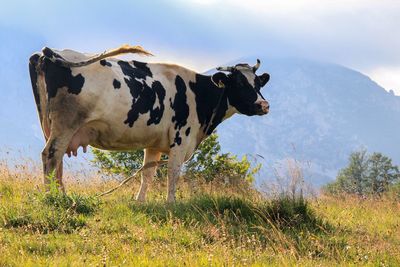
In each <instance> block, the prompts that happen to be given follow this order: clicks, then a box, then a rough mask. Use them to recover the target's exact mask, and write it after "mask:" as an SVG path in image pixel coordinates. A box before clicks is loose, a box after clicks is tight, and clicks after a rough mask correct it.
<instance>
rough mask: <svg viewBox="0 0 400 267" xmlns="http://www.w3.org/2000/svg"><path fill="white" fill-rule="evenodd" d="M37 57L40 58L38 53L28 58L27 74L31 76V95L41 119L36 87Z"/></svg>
mask: <svg viewBox="0 0 400 267" xmlns="http://www.w3.org/2000/svg"><path fill="white" fill-rule="evenodd" d="M39 58H40V56H39V54H34V55H32V56H31V57H30V58H29V75H30V77H31V84H32V90H33V96H34V97H35V103H36V108H37V110H38V113H39V117H40V120H42V115H41V112H42V111H41V109H40V96H39V88H38V87H37V80H38V74H37V72H36V66H37V64H38V62H39Z"/></svg>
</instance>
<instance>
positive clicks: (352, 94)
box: [219, 58, 400, 186]
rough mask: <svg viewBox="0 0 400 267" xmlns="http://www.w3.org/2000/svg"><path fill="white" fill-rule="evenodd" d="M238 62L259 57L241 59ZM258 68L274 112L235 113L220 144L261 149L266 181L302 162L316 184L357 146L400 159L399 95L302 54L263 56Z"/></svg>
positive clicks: (228, 148) (243, 149) (333, 172)
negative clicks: (267, 77)
mask: <svg viewBox="0 0 400 267" xmlns="http://www.w3.org/2000/svg"><path fill="white" fill-rule="evenodd" d="M238 62H255V60H254V59H241V60H239V61H238ZM261 62H262V64H261V68H260V70H259V73H262V72H263V71H267V72H268V73H270V74H271V81H270V83H268V84H267V86H266V87H265V88H264V89H263V91H262V92H263V95H264V96H265V97H266V99H268V101H269V102H270V106H271V108H270V114H268V115H267V116H264V117H252V118H247V117H245V116H238V115H236V116H234V117H233V118H231V119H230V120H228V121H227V122H225V123H224V124H223V125H222V126H221V127H220V128H219V133H220V137H221V144H222V147H223V148H224V149H225V150H226V151H227V152H228V151H230V152H234V153H236V154H246V153H247V154H253V155H256V154H259V155H261V156H262V157H263V158H264V160H263V159H260V158H258V160H260V161H261V162H262V163H263V164H264V169H263V171H264V173H263V175H262V177H261V180H263V179H265V178H269V179H272V178H274V177H273V176H274V174H273V173H274V169H280V168H281V166H282V164H285V161H286V160H287V159H295V160H297V161H298V162H300V164H301V165H302V166H303V169H304V173H305V176H306V180H308V181H309V182H311V183H312V184H313V185H315V186H318V185H321V184H323V183H325V182H326V181H327V180H330V179H332V178H333V177H335V175H336V172H337V170H338V169H340V168H342V167H343V166H345V164H346V162H347V158H348V156H349V154H350V152H352V151H353V150H355V149H360V148H366V149H368V150H369V151H371V152H372V151H379V152H382V153H384V154H386V155H388V156H389V157H391V158H393V160H394V162H395V163H397V164H399V163H400V97H399V96H395V95H393V94H391V93H388V92H387V91H385V90H384V89H383V88H382V87H380V86H379V85H378V84H376V83H375V82H374V81H372V80H371V79H370V78H368V77H367V76H365V75H363V74H362V73H359V72H356V71H354V70H351V69H348V68H345V67H343V66H339V65H334V64H330V63H320V62H313V61H308V60H304V59H268V58H265V59H262V58H261Z"/></svg>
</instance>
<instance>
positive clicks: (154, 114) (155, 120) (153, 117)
mask: <svg viewBox="0 0 400 267" xmlns="http://www.w3.org/2000/svg"><path fill="white" fill-rule="evenodd" d="M151 88H152V89H153V91H154V92H155V93H156V95H157V97H158V102H159V104H160V105H159V106H158V107H156V108H154V109H153V106H154V104H153V106H152V107H151V109H150V118H149V120H148V121H147V125H150V124H159V123H160V121H161V118H162V116H163V114H164V109H165V107H164V99H165V89H164V87H163V86H162V84H161V83H160V82H159V81H155V82H153V84H152V85H151Z"/></svg>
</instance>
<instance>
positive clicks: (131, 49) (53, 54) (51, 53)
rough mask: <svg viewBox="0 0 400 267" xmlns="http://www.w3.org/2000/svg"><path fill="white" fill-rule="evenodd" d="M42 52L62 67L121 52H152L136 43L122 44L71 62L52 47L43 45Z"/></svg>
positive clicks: (81, 63) (141, 53) (85, 62)
mask: <svg viewBox="0 0 400 267" xmlns="http://www.w3.org/2000/svg"><path fill="white" fill-rule="evenodd" d="M42 53H43V55H44V56H45V57H47V58H48V59H50V60H51V61H52V62H54V63H55V64H58V65H60V66H63V67H68V68H71V67H83V66H87V65H89V64H92V63H94V62H97V61H100V60H102V59H104V58H108V57H113V56H117V55H121V54H128V53H133V54H140V55H144V56H152V55H153V54H151V53H150V52H148V51H146V50H145V49H144V48H143V47H141V46H139V45H137V46H130V45H127V44H126V45H122V46H120V47H118V48H116V49H112V50H106V51H104V52H103V53H101V54H97V55H94V56H93V57H90V58H89V59H87V60H84V61H80V62H72V61H69V60H67V59H65V58H63V57H61V56H60V55H59V54H57V53H56V52H54V51H53V50H52V49H50V48H48V47H44V48H43V49H42Z"/></svg>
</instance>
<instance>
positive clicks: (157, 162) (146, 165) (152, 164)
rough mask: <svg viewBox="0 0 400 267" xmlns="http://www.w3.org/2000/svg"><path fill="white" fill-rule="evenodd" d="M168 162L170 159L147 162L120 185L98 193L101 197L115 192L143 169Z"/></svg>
mask: <svg viewBox="0 0 400 267" xmlns="http://www.w3.org/2000/svg"><path fill="white" fill-rule="evenodd" d="M167 163H168V160H159V161H151V162H148V163H146V164H145V165H143V166H142V167H140V168H139V169H138V170H137V171H136V172H135V173H134V174H133V175H131V176H129V177H128V178H126V179H125V180H123V181H122V182H121V183H120V184H119V185H117V186H116V187H114V188H111V189H110V190H107V191H105V192H103V193H101V194H100V195H98V196H99V197H102V196H105V195H108V194H111V193H112V192H114V191H115V190H117V189H118V188H120V187H121V186H123V185H124V184H126V183H127V182H129V181H130V180H131V179H132V178H134V177H136V176H137V175H138V174H139V173H141V172H142V171H144V170H145V169H148V168H151V167H155V166H158V167H159V166H162V165H165V164H167Z"/></svg>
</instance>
